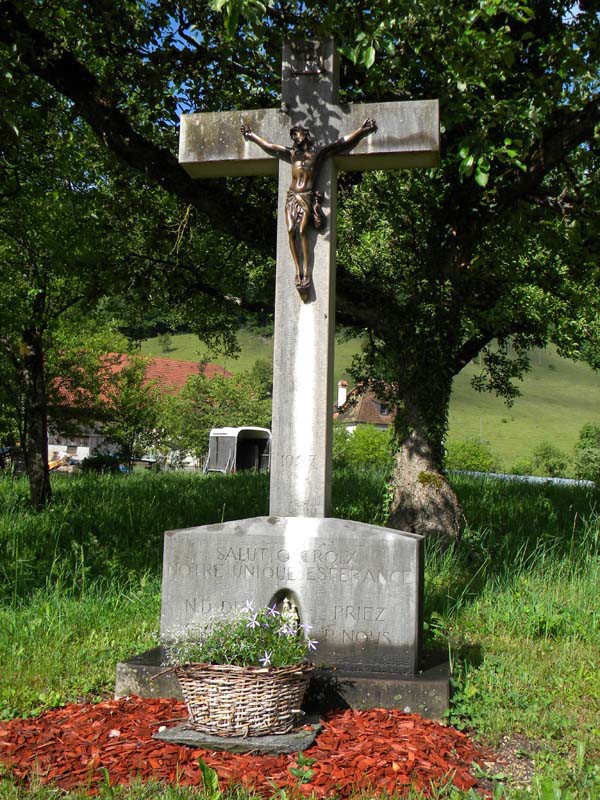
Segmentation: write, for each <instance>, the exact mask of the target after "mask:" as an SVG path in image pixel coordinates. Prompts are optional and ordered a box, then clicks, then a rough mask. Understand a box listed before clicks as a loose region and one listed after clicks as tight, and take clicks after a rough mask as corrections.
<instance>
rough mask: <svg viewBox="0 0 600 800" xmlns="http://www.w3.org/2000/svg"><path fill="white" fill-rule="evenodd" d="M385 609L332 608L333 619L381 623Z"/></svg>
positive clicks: (366, 607) (363, 607)
mask: <svg viewBox="0 0 600 800" xmlns="http://www.w3.org/2000/svg"><path fill="white" fill-rule="evenodd" d="M384 616H385V608H378V607H377V606H334V607H333V618H334V620H338V619H351V620H354V621H355V622H383V620H384Z"/></svg>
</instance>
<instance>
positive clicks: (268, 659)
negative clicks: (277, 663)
mask: <svg viewBox="0 0 600 800" xmlns="http://www.w3.org/2000/svg"><path fill="white" fill-rule="evenodd" d="M272 655H273V654H272V653H268V652H267V651H266V650H265V654H264V656H263V657H262V658H259V659H258V663H259V664H262V665H263V667H270V666H271V656H272Z"/></svg>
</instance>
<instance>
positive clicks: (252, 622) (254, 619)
mask: <svg viewBox="0 0 600 800" xmlns="http://www.w3.org/2000/svg"><path fill="white" fill-rule="evenodd" d="M246 627H247V628H259V627H260V622H259V621H258V614H252V616H251V617H250V619H249V620H248V622H247V623H246Z"/></svg>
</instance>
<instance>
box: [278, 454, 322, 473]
mask: <svg viewBox="0 0 600 800" xmlns="http://www.w3.org/2000/svg"><path fill="white" fill-rule="evenodd" d="M279 459H280V466H281V467H282V468H284V467H287V468H288V469H291V467H300V466H301V465H303V464H304V463H307V462H308V467H309V469H312V468H313V467H314V466H315V462H316V459H317V456H316V453H300V455H292V453H282V454H281V455H280V456H279Z"/></svg>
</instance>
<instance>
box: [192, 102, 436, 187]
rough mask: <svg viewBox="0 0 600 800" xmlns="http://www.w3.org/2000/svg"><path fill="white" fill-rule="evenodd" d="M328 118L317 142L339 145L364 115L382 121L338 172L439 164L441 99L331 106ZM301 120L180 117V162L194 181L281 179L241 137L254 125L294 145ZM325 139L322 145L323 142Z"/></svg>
mask: <svg viewBox="0 0 600 800" xmlns="http://www.w3.org/2000/svg"><path fill="white" fill-rule="evenodd" d="M328 112H329V113H328V118H327V119H322V118H318V119H317V120H315V122H316V123H317V127H318V129H319V134H318V139H319V141H318V144H319V145H324V144H329V143H330V142H334V141H335V140H336V139H338V138H339V137H340V136H343V135H345V134H348V133H350V132H351V131H353V130H356V129H357V128H358V127H359V126H360V124H361V123H362V121H363V120H364V119H365V117H370V118H372V119H374V120H375V121H376V122H377V133H376V134H374V135H372V136H368V137H367V138H365V139H363V140H362V141H361V142H360V143H359V144H358V145H357V146H356V147H355V148H354V149H353V150H352V152H349V153H342V154H340V155H337V156H336V157H335V163H336V166H337V167H338V168H339V169H344V170H353V171H357V170H358V171H361V172H364V171H365V170H372V169H401V168H410V167H432V166H435V165H436V164H437V163H438V162H439V105H438V101H437V100H419V101H406V102H393V103H365V104H361V105H347V106H337V105H330V106H329V109H328ZM298 121H300V122H302V123H303V124H307V122H308V126H309V127H310V124H311V121H310V119H309V120H308V121H305V120H304V119H300V120H297V119H296V118H295V115H293V114H292V115H289V114H287V113H284V112H282V111H279V110H277V109H267V110H253V111H217V112H203V113H199V114H187V115H185V116H183V117H182V118H181V135H180V141H179V163H180V164H181V165H182V166H183V167H184V169H185V170H186V172H187V173H188V174H189V175H190V176H191V177H192V178H220V177H229V176H236V175H276V174H277V167H278V160H277V159H276V158H273V157H272V156H269V155H267V154H266V153H265V152H264V151H263V150H261V149H260V148H259V147H258V146H257V145H256V144H254V143H253V142H249V141H246V140H245V139H244V137H243V136H242V134H241V133H240V126H241V125H242V124H246V125H249V126H250V127H251V128H252V129H253V130H254V131H255V132H256V133H259V134H260V135H261V136H262V137H263V138H265V139H268V140H269V141H271V142H275V143H277V144H284V145H289V144H290V136H289V131H290V128H291V127H292V125H294V124H296V123H297V122H298ZM321 139H323V141H321Z"/></svg>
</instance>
